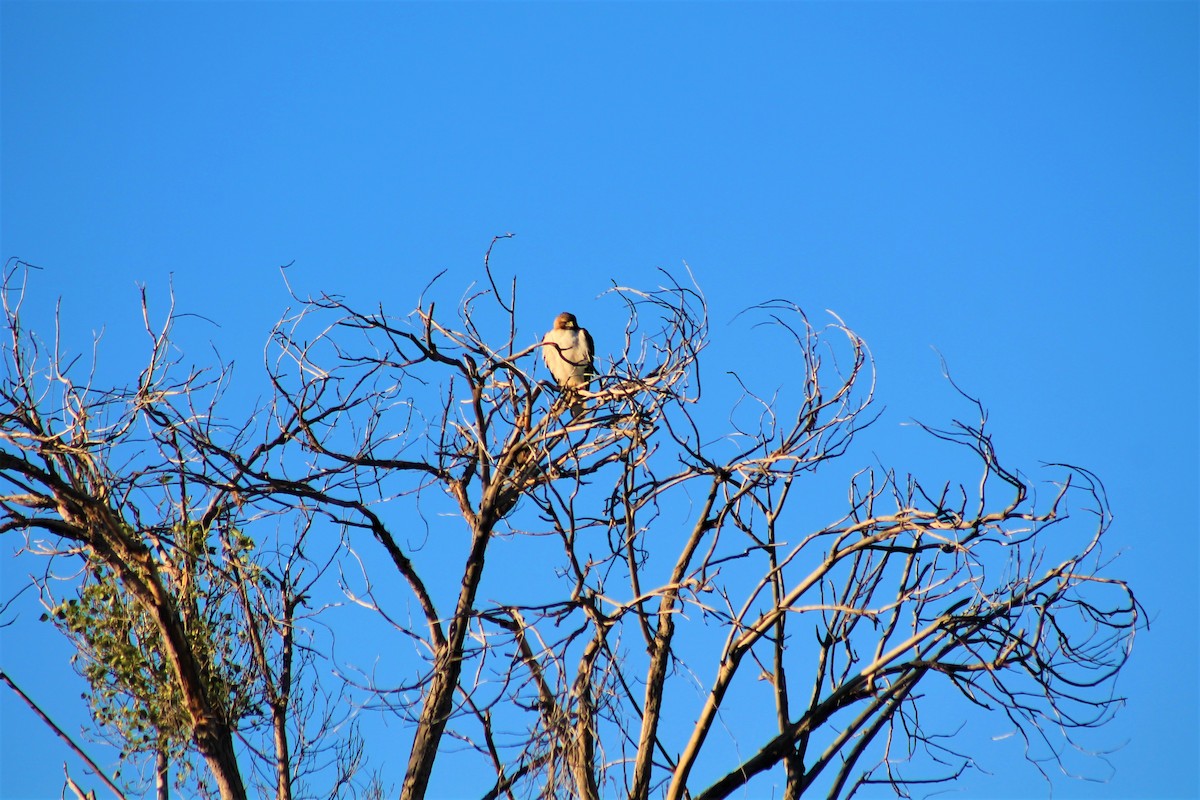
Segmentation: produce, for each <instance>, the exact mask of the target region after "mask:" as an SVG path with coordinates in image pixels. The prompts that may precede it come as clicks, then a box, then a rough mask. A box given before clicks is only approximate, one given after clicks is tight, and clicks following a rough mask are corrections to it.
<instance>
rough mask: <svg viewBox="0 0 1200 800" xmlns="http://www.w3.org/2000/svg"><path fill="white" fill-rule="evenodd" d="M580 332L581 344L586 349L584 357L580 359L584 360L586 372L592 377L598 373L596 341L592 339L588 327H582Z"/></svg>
mask: <svg viewBox="0 0 1200 800" xmlns="http://www.w3.org/2000/svg"><path fill="white" fill-rule="evenodd" d="M579 333H580V334H582V336H581V338H582V339H583V341H582V342H581V344H582V345H583V349H584V353H583V358H581V359H579V360H580V361H581V362H583V366H584V369H585V370H586V372H585V374H586V375H587V376H588V377H591V376H592V375H595V374H596V360H595V359H596V343H595V342H593V341H592V334H590V333H589V332H588V330H587V328H580V329H579Z"/></svg>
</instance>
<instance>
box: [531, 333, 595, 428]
mask: <svg viewBox="0 0 1200 800" xmlns="http://www.w3.org/2000/svg"><path fill="white" fill-rule="evenodd" d="M542 341H543V345H542V358H543V359H545V361H546V366H547V367H549V368H550V374H551V375H553V376H554V380H556V381H558V385H559V386H560V387H562V389H563V393H564V394H567V395H569V399H570V402H571V414H572V416H578V415H579V414H582V413H583V408H584V405H583V400H582V399H581V398H580V397H579V395H578V394H577V391H578V390H579V389H583V388H585V387H586V386H587V385H588V384H589V383H591V381H592V379H593V378H594V377H596V365H595V363H594V362H593V360H592V359H593V357H594V356H595V353H596V346H595V343H594V342H593V341H592V335H591V334H590V333H588V332H587V330H586V329H584V328H581V327H579V321H578V320H577V319H575V315H574V314H572V313H570V312H567V311H564V312H562V313H561V314H559V315H558V316H557V317H555V318H554V327H553V328H551V329H550V331H549V332H548V333H547V334H546V336H545V338H544V339H543V340H542Z"/></svg>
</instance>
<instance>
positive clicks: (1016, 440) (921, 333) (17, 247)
mask: <svg viewBox="0 0 1200 800" xmlns="http://www.w3.org/2000/svg"><path fill="white" fill-rule="evenodd" d="M1197 9H1198V6H1197V4H1196V3H1193V2H1187V3H1156V2H1136V3H1122V2H1108V3H1087V2H1072V3H1036V2H1028V3H1017V2H1012V3H905V2H897V3H861V4H859V3H848V4H841V3H836V4H835V3H811V4H810V3H789V4H745V5H729V4H684V3H663V4H653V5H643V4H624V3H618V4H603V5H600V4H577V3H569V4H568V3H562V4H554V3H536V4H535V3H530V4H507V3H499V4H491V5H476V4H457V3H454V4H404V3H372V4H356V3H304V4H292V3H254V4H245V3H214V4H209V3H157V4H153V3H121V4H113V3H18V2H4V3H3V6H2V10H0V29H2V30H0V36H2V48H3V49H2V53H0V59H2V62H0V70H2V77H0V81H2V83H0V89H2V99H0V114H2V116H0V125H2V145H0V147H2V150H0V155H2V165H0V168H2V175H0V204H2V205H0V218H2V228H0V255H2V256H4V257H11V256H19V257H21V258H23V259H26V260H28V261H31V262H33V263H35V264H38V265H40V266H42V267H43V268H44V271H42V272H40V273H37V276H36V283H35V289H34V292H33V293H32V295H31V297H33V298H34V300H31V302H32V303H34V308H35V309H37V311H36V313H39V314H44V312H45V311H47V310H48V309H50V307H51V304H52V302H53V299H54V298H55V297H56V296H58V295H60V294H61V295H62V296H63V298H64V309H65V317H64V318H65V320H66V332H67V335H68V336H71V337H74V340H73V341H74V342H75V346H76V347H77V348H84V349H86V347H85V343H86V342H87V341H88V339H89V338H90V335H91V332H92V331H94V330H99V329H100V328H106V329H107V333H106V338H105V342H104V345H103V353H104V355H103V359H104V367H105V369H111V370H112V371H113V374H118V373H120V372H121V371H122V369H125V370H128V369H135V368H136V367H135V366H134V365H135V364H136V363H137V361H136V357H135V356H130V355H129V353H130V346H131V344H130V343H131V342H133V341H134V338H133V337H135V335H136V328H137V323H138V320H137V317H136V305H137V288H136V286H137V284H138V283H144V284H146V285H147V287H148V288H149V290H150V292H151V294H152V296H158V297H160V298H161V297H163V296H164V295H165V292H166V288H167V286H168V281H169V280H170V276H173V281H174V288H175V292H176V295H177V297H178V301H179V305H180V307H181V308H182V309H183V310H185V311H194V312H198V313H202V314H203V315H205V316H206V317H208V318H209V319H211V320H213V321H214V322H216V323H218V324H219V325H220V328H219V329H214V331H213V332H211V334H206V335H211V338H212V339H213V340H214V342H217V343H218V344H219V347H220V348H221V350H222V352H223V353H224V354H226V355H227V356H231V357H236V358H238V359H239V362H240V363H245V364H247V365H248V367H249V366H253V365H254V364H255V363H257V362H258V359H260V358H261V352H262V345H263V342H264V339H265V336H266V332H267V329H268V326H269V325H270V323H271V322H273V321H274V320H275V319H276V318H277V317H278V315H279V314H280V313H281V311H282V310H283V308H284V307H285V306H286V304H287V298H286V294H285V291H284V288H283V285H282V282H281V280H280V277H279V272H278V269H277V267H278V266H279V265H281V264H284V263H288V262H293V261H294V262H295V266H294V267H293V271H292V272H291V273H290V276H291V279H292V280H293V281H294V282H296V283H297V284H299V286H300V287H301V288H302V289H303V290H305V291H317V290H325V291H331V292H342V293H345V294H347V295H349V296H350V297H351V298H352V299H354V300H357V301H360V302H365V303H368V304H370V303H373V302H375V301H376V300H385V301H386V302H387V303H389V304H391V305H392V306H393V307H394V308H395V309H396V310H399V309H401V308H403V307H405V306H406V305H407V304H411V303H413V302H415V300H416V296H417V293H418V292H419V290H420V289H421V287H423V286H424V285H425V283H426V282H427V281H428V279H429V278H430V277H431V276H432V275H433V274H434V273H436V272H438V271H440V270H442V269H448V270H449V272H448V273H447V276H446V278H444V279H443V280H445V281H448V282H449V283H448V284H447V285H448V286H452V287H454V288H455V290H456V291H457V290H460V289H465V287H466V286H467V284H468V283H470V282H471V281H473V280H478V279H480V278H481V271H480V264H481V259H482V255H483V252H484V250H485V248H486V247H487V244H488V243H489V241H490V240H491V237H492V236H493V235H495V234H499V233H504V232H509V231H511V232H514V233H515V234H516V238H514V239H513V240H511V241H506V242H503V243H501V245H500V246H499V247H498V249H497V254H496V256H495V259H496V260H495V263H496V265H497V266H498V267H499V268H500V269H501V270H503V271H504V272H505V274H516V275H518V277H519V280H520V281H521V285H522V286H523V287H524V288H525V295H524V298H523V307H524V309H525V313H526V314H527V315H528V318H527V320H525V321H524V325H525V328H524V329H523V330H524V332H525V333H526V334H528V335H529V336H531V337H532V336H536V335H537V333H538V332H540V331H541V330H542V329H544V327H545V326H546V324H547V323H548V322H549V320H550V319H551V318H552V316H553V314H554V313H557V312H558V311H560V310H562V309H564V308H566V309H571V310H573V311H575V312H576V313H577V314H578V315H579V317H580V319H581V320H582V321H583V322H584V324H587V325H589V327H591V328H592V329H593V332H594V333H595V334H596V335H597V339H598V340H600V341H599V347H600V350H601V351H602V352H603V351H604V349H605V348H604V339H603V333H604V331H603V326H604V323H605V322H606V321H607V320H608V319H609V318H610V317H609V316H606V315H611V312H612V310H613V309H612V308H611V307H610V306H607V305H604V303H603V302H602V301H598V300H596V296H597V295H598V294H599V293H600V292H602V291H603V290H604V289H606V288H607V287H608V286H609V285H610V280H616V281H618V282H620V283H625V284H631V285H649V284H654V283H655V282H656V281H657V275H656V273H655V271H654V270H655V268H657V267H666V268H669V269H673V270H679V269H680V268H681V266H682V264H683V262H685V261H686V262H687V264H689V265H690V267H691V269H692V271H693V272H694V274H695V276H696V278H697V280H698V281H699V283H700V285H701V287H702V288H703V289H704V290H705V292H706V293H707V296H708V298H709V301H710V306H711V311H712V315H713V320H714V340H715V341H716V344H715V345H714V349H713V351H712V353H713V358H714V359H716V360H718V361H719V360H720V359H721V358H727V357H730V356H731V355H732V353H733V349H732V346H733V343H734V340H732V339H731V340H730V344H728V345H726V344H722V342H723V341H724V340H723V339H722V336H723V335H725V336H733V335H734V329H733V328H730V327H729V326H728V325H727V321H728V320H730V319H731V318H732V317H733V316H734V314H735V313H736V312H737V311H738V310H740V309H741V308H743V307H745V306H746V305H748V304H750V303H753V302H757V301H760V300H763V299H767V298H771V297H787V298H791V299H793V300H795V301H797V302H799V303H800V304H802V305H803V306H804V307H805V308H806V309H808V310H809V311H810V313H811V314H812V315H814V316H818V315H820V314H821V313H822V312H823V310H824V309H827V308H828V309H833V310H835V311H837V312H838V313H839V314H840V315H841V316H842V317H843V318H844V319H845V321H846V322H847V323H848V324H849V325H850V326H851V327H853V328H855V329H856V330H857V331H858V332H859V333H860V334H862V335H863V336H864V337H865V338H866V340H867V341H868V343H869V344H870V346H871V348H872V351H873V353H874V355H875V359H876V362H877V365H878V370H879V394H880V396H881V400H882V401H883V402H884V403H885V404H886V405H887V407H888V410H887V413H886V415H885V417H884V419H883V420H882V421H881V423H880V425H879V427H878V428H877V429H876V430H878V431H879V434H878V438H876V439H872V438H871V437H870V436H868V437H867V438H865V439H864V440H863V441H864V442H865V443H866V446H865V448H860V449H859V450H857V451H855V452H854V453H853V457H854V458H856V459H858V460H860V461H862V462H863V463H864V465H865V464H869V463H870V462H871V461H872V460H873V458H874V457H875V455H878V456H879V457H880V458H881V459H884V460H886V461H888V462H890V463H892V464H895V465H897V466H900V467H905V466H908V465H909V464H910V463H911V464H912V465H913V466H914V467H921V466H922V465H927V464H929V463H930V459H934V458H936V456H935V455H934V454H933V451H930V450H928V449H927V448H926V446H925V444H923V443H921V442H919V441H918V440H917V439H916V438H914V435H913V433H912V431H911V429H910V428H903V427H902V426H901V425H900V423H901V422H903V421H904V420H906V419H908V418H909V417H917V418H920V419H922V420H926V421H930V422H935V423H936V422H944V421H946V419H947V418H948V417H949V416H950V415H951V414H957V413H962V412H963V409H962V408H961V406H959V405H956V403H955V402H954V397H953V394H952V392H951V391H950V389H949V388H948V387H947V386H946V385H945V384H944V383H943V382H942V381H941V379H940V377H939V375H940V373H939V366H938V361H937V357H936V355H935V354H934V352H933V351H932V350H931V346H932V347H936V348H937V349H938V350H939V351H940V352H941V353H942V354H943V355H944V356H945V358H946V359H947V361H948V362H949V365H950V367H951V369H952V370H953V373H954V375H955V377H956V379H957V380H958V381H959V382H960V383H961V384H962V385H964V386H965V387H966V388H968V389H969V390H971V391H972V392H973V393H975V394H977V395H978V396H980V397H981V398H982V399H983V400H984V402H985V403H986V404H987V406H988V407H989V408H990V410H991V420H992V424H993V426H994V433H995V435H996V437H997V441H998V442H999V443H1000V445H1001V446H1002V448H1004V452H1005V453H1007V454H1009V457H1010V458H1011V459H1012V460H1013V461H1015V462H1017V463H1020V464H1021V465H1023V466H1024V467H1026V468H1027V469H1029V470H1033V469H1035V468H1036V465H1037V463H1038V461H1039V460H1042V461H1066V462H1071V463H1075V464H1079V465H1082V466H1086V467H1087V468H1089V469H1091V470H1093V471H1095V472H1096V473H1098V474H1099V475H1100V476H1101V477H1102V478H1103V479H1104V480H1105V482H1106V484H1107V487H1108V491H1109V495H1110V498H1111V501H1112V504H1113V507H1114V510H1115V512H1116V515H1117V522H1116V527H1115V529H1114V531H1113V533H1112V539H1111V543H1110V547H1111V548H1112V552H1113V554H1116V553H1117V552H1118V551H1120V553H1121V557H1120V560H1119V562H1118V563H1117V565H1116V566H1114V568H1113V570H1114V572H1116V573H1120V574H1121V575H1123V576H1125V577H1127V578H1128V579H1129V580H1130V581H1131V582H1133V585H1134V587H1135V590H1137V591H1138V593H1139V596H1140V599H1141V600H1142V602H1143V603H1144V604H1145V606H1146V608H1147V609H1148V610H1149V612H1150V614H1151V616H1152V617H1153V624H1152V626H1151V628H1150V630H1149V631H1145V632H1143V633H1142V634H1141V635H1139V638H1138V641H1137V645H1136V650H1135V654H1134V658H1133V660H1132V662H1131V663H1130V665H1129V667H1128V669H1127V671H1126V673H1125V674H1124V675H1123V677H1122V679H1121V681H1120V684H1119V687H1118V688H1119V690H1120V691H1121V692H1122V693H1123V694H1125V695H1126V696H1127V697H1128V699H1129V702H1128V706H1127V707H1126V708H1125V709H1124V710H1123V711H1122V712H1121V713H1120V714H1119V715H1118V717H1117V719H1116V721H1115V722H1114V723H1113V725H1112V726H1111V728H1110V729H1109V731H1108V732H1107V735H1108V739H1107V740H1106V743H1107V744H1115V745H1119V744H1124V746H1123V748H1122V749H1119V750H1117V751H1116V752H1114V753H1113V754H1112V755H1111V756H1110V760H1111V762H1112V763H1113V765H1114V767H1115V772H1114V774H1113V775H1112V778H1111V781H1110V782H1109V783H1107V784H1099V785H1097V784H1081V783H1073V782H1070V781H1058V782H1057V783H1056V785H1055V796H1056V797H1094V798H1153V797H1162V798H1167V797H1178V798H1187V797H1196V796H1200V786H1198V783H1197V767H1196V763H1197V757H1198V754H1200V742H1198V737H1197V727H1198V724H1200V722H1198V720H1200V711H1198V707H1197V688H1198V683H1200V665H1198V659H1197V642H1198V638H1200V620H1198V599H1197V590H1196V582H1197V572H1198V568H1197V567H1198V562H1197V552H1198V542H1200V536H1198V530H1197V522H1196V520H1197V519H1198V516H1197V511H1198V510H1200V502H1198V498H1197V490H1198V485H1200V476H1198V474H1197V452H1198V450H1197V445H1198V433H1197V421H1198V418H1200V409H1198V399H1197V398H1198V392H1197V378H1198V372H1200V365H1198V356H1197V347H1198V342H1200V330H1198V325H1197V308H1198V300H1200V290H1198V284H1197V274H1198V270H1200V265H1198V260H1197V251H1198V240H1197V219H1198V207H1197V175H1198V164H1197V141H1198V125H1197V104H1198V94H1197V75H1198V69H1200V65H1198V55H1197V41H1198V39H1200V26H1198V11H1197ZM564 271H565V272H566V273H567V274H569V275H571V276H572V278H571V280H569V281H567V282H560V281H552V280H550V278H551V276H559V275H562V274H563V272H564ZM589 320H590V322H589ZM0 547H2V548H3V550H2V552H3V554H4V559H3V561H4V564H3V578H4V582H5V583H4V590H5V594H6V595H7V594H8V593H9V590H10V588H11V586H12V585H13V582H14V581H17V580H19V579H20V577H21V576H22V575H24V574H25V573H26V572H27V571H28V569H29V567H28V566H26V565H20V564H14V563H13V560H12V559H11V558H8V554H9V553H10V552H11V551H12V547H13V545H12V544H8V543H0ZM31 615H32V616H34V617H35V616H36V611H28V610H27V611H26V612H24V616H23V617H22V618H21V620H20V621H19V623H18V624H17V625H14V626H12V627H10V628H6V629H3V630H0V647H2V651H0V667H3V669H5V670H6V671H8V672H10V673H11V674H12V675H13V676H14V678H15V679H16V680H18V681H19V682H21V683H22V684H23V685H24V688H26V690H27V691H30V692H31V693H32V694H34V695H36V696H37V697H38V698H39V699H41V700H42V701H44V702H45V703H46V705H47V707H48V708H49V709H51V710H52V712H53V713H54V714H55V716H56V717H57V718H58V719H59V720H60V721H61V722H62V723H64V724H66V725H67V726H68V727H77V726H78V724H79V720H80V716H79V715H80V708H81V704H80V703H79V701H78V691H77V686H76V684H73V683H70V680H71V678H70V676H71V673H70V670H69V668H68V667H67V666H66V664H65V657H64V650H63V648H62V646H61V644H54V643H52V644H47V643H46V642H45V640H46V639H47V638H48V636H49V635H50V634H51V632H50V631H48V630H46V629H44V628H39V627H38V626H37V625H36V624H34V623H32V622H29V620H30V616H31ZM0 692H2V693H0V711H2V724H3V728H2V730H0V735H2V739H0V769H2V770H3V772H2V776H0V796H2V797H3V798H5V800H9V799H10V798H25V797H29V798H41V797H51V796H54V797H57V796H58V794H59V790H60V788H61V785H62V781H61V765H62V762H63V761H64V760H69V759H68V758H67V754H66V752H65V751H64V750H63V749H62V748H61V747H59V746H58V745H57V744H56V742H55V740H53V738H52V737H50V736H49V735H48V734H47V733H46V732H45V731H44V730H42V729H41V727H40V726H39V723H38V722H37V721H36V720H34V718H33V717H32V716H31V715H30V714H29V713H28V711H27V710H26V709H24V708H23V707H21V706H19V705H17V704H16V702H15V700H14V698H13V697H12V696H11V693H9V692H8V691H7V689H4V688H3V687H0ZM1005 753H1007V755H1002V754H1000V752H999V751H997V752H995V753H988V752H981V753H977V755H978V756H979V757H980V759H981V761H982V762H983V763H984V764H985V765H986V766H987V767H989V768H990V769H991V771H992V772H993V773H994V774H993V776H992V777H991V778H990V779H987V780H985V779H983V778H982V777H976V778H973V779H972V783H970V784H969V785H968V786H967V787H966V791H967V794H966V795H963V796H971V797H985V796H993V797H1022V796H1026V795H1027V793H1029V792H1031V791H1033V792H1037V793H1039V794H1040V796H1045V795H1046V789H1045V786H1044V784H1039V783H1037V782H1036V781H1030V780H1029V775H1028V774H1026V773H1027V772H1031V770H1028V769H1026V768H1024V767H1023V766H1022V765H1021V764H1020V763H1019V762H1016V763H1014V762H1012V761H1011V760H1006V758H1008V756H1010V755H1011V754H1010V753H1008V751H1005Z"/></svg>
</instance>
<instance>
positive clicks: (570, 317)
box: [554, 311, 579, 330]
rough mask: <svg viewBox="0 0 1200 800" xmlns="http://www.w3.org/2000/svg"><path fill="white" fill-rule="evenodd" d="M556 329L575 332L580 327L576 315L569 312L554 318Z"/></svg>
mask: <svg viewBox="0 0 1200 800" xmlns="http://www.w3.org/2000/svg"><path fill="white" fill-rule="evenodd" d="M554 327H555V328H563V329H565V330H574V329H575V328H578V327H579V322H578V321H577V320H576V319H575V315H574V314H572V313H571V312H569V311H564V312H562V313H561V314H559V315H558V316H557V317H555V318H554Z"/></svg>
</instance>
